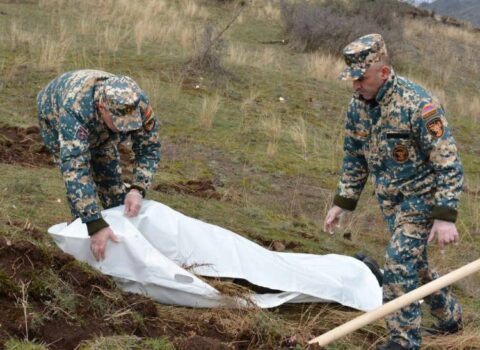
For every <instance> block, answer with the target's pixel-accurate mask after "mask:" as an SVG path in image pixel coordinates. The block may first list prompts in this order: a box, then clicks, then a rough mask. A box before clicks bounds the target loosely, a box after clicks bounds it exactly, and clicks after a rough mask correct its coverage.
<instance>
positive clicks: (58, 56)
mask: <svg viewBox="0 0 480 350" xmlns="http://www.w3.org/2000/svg"><path fill="white" fill-rule="evenodd" d="M69 46H70V44H69V43H68V42H67V41H64V42H61V41H58V40H55V39H53V38H51V37H47V38H45V39H44V38H42V39H41V40H40V48H41V50H40V58H39V61H38V68H39V69H49V68H53V69H55V70H56V71H57V72H59V71H60V70H61V69H62V65H63V63H64V62H65V58H66V56H67V53H68V50H69Z"/></svg>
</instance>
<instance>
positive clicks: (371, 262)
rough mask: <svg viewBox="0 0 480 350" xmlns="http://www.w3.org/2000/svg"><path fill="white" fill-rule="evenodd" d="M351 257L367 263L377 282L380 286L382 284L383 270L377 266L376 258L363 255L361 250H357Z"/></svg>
mask: <svg viewBox="0 0 480 350" xmlns="http://www.w3.org/2000/svg"><path fill="white" fill-rule="evenodd" d="M353 257H354V258H356V259H358V260H360V261H361V262H363V263H364V264H365V265H367V267H368V268H369V269H370V271H372V273H373V275H374V276H375V278H376V279H377V281H378V284H379V285H380V287H381V286H382V285H383V272H382V270H380V267H379V266H378V263H377V262H376V260H375V259H373V258H371V257H369V256H367V255H365V253H363V252H358V253H356V254H355V255H354V256H353Z"/></svg>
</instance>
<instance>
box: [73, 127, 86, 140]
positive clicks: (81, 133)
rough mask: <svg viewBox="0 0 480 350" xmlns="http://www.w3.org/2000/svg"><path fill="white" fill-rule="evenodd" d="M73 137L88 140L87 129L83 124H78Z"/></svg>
mask: <svg viewBox="0 0 480 350" xmlns="http://www.w3.org/2000/svg"><path fill="white" fill-rule="evenodd" d="M75 138H76V139H79V140H82V141H85V140H88V131H87V129H85V128H84V127H83V126H79V127H78V129H77V131H76V133H75Z"/></svg>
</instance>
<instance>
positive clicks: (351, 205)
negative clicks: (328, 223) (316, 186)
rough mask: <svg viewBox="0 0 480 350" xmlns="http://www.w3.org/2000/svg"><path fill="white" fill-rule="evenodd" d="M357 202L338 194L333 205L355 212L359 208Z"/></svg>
mask: <svg viewBox="0 0 480 350" xmlns="http://www.w3.org/2000/svg"><path fill="white" fill-rule="evenodd" d="M357 202H358V201H357V200H355V199H352V198H346V197H342V196H340V195H338V194H336V195H335V197H334V198H333V204H335V205H337V206H339V207H340V208H342V209H345V210H349V211H353V210H355V208H356V207H357Z"/></svg>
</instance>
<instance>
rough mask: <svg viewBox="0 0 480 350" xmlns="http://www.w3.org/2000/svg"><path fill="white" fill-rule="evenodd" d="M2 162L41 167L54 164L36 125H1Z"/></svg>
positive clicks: (0, 160) (0, 146)
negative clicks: (22, 126)
mask: <svg viewBox="0 0 480 350" xmlns="http://www.w3.org/2000/svg"><path fill="white" fill-rule="evenodd" d="M0 162H1V163H7V164H20V165H27V166H41V167H51V166H53V165H54V163H53V160H52V157H51V155H50V154H48V152H47V150H46V148H45V146H44V145H43V142H42V138H41V136H40V129H39V128H38V127H36V126H32V127H29V128H18V127H14V126H0Z"/></svg>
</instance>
